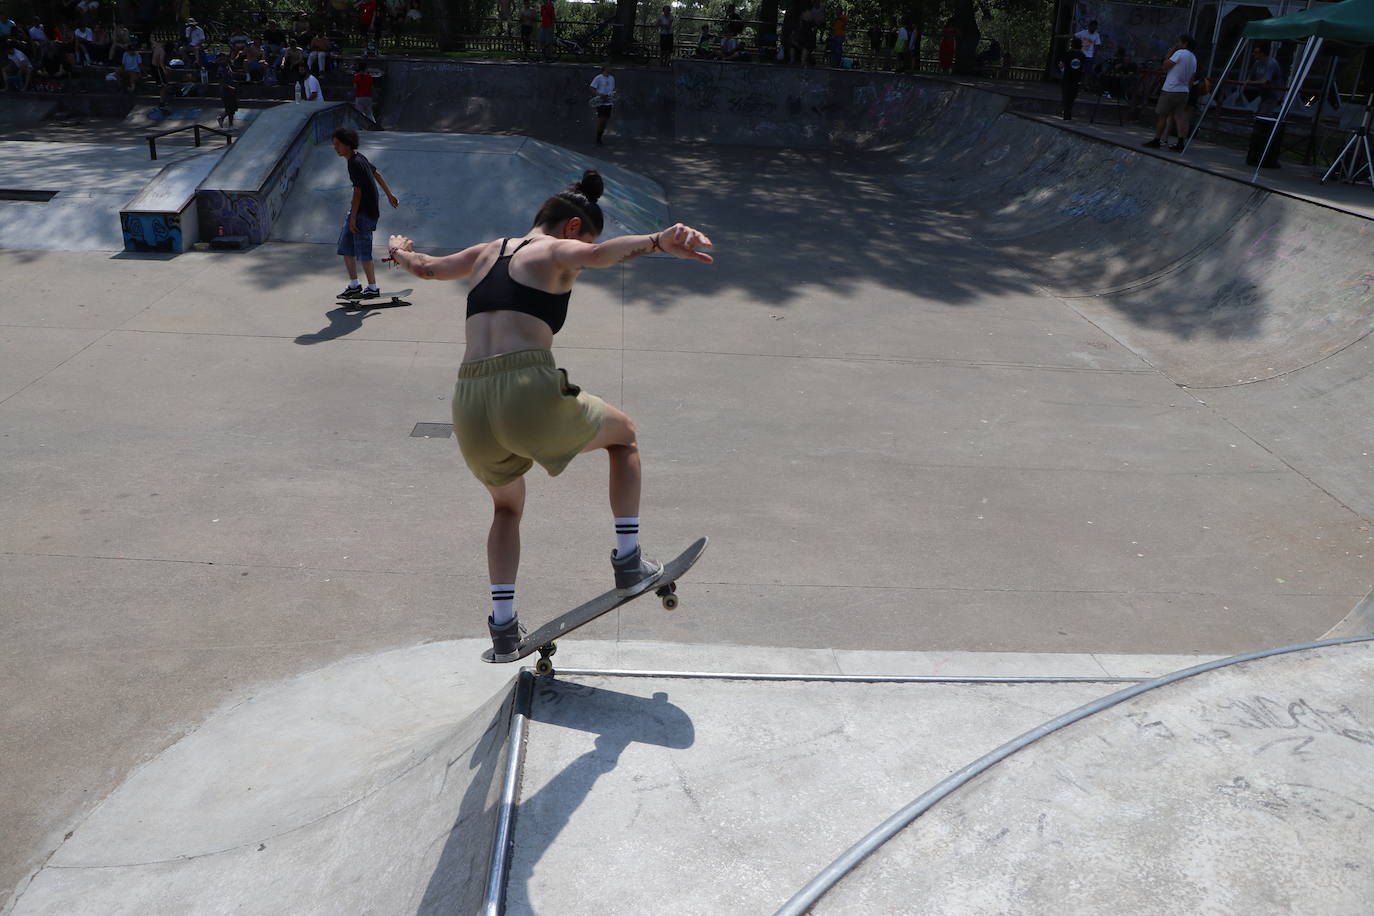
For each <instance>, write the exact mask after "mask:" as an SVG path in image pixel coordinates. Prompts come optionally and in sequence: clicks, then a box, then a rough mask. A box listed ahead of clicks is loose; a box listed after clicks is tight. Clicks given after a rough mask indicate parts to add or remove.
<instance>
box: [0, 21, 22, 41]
mask: <svg viewBox="0 0 1374 916" xmlns="http://www.w3.org/2000/svg"><path fill="white" fill-rule="evenodd" d="M18 28H19V26H17V25H15V24H14V20H13V19H11V18H10V17H8V16H0V41H9V40H10V39H12V38H14V37H15V33H16V30H17V29H18Z"/></svg>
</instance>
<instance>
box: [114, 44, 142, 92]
mask: <svg viewBox="0 0 1374 916" xmlns="http://www.w3.org/2000/svg"><path fill="white" fill-rule="evenodd" d="M142 78H143V58H142V57H141V56H140V55H139V53H138V45H137V44H133V43H130V44H129V46H128V48H126V49H125V51H124V54H123V56H122V57H121V58H120V63H119V89H120V91H121V92H122V91H123V90H124V88H125V87H126V86H127V87H128V89H129V93H130V94H131V95H132V94H133V93H135V92H137V91H138V82H139V80H141V79H142Z"/></svg>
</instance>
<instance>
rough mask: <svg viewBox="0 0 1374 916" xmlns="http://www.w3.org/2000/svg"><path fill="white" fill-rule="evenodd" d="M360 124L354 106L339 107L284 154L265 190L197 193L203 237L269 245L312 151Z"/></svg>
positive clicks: (309, 126) (312, 123)
mask: <svg viewBox="0 0 1374 916" xmlns="http://www.w3.org/2000/svg"><path fill="white" fill-rule="evenodd" d="M357 123H358V115H357V112H356V111H355V110H354V108H353V106H351V105H335V106H333V107H331V108H328V109H325V110H324V111H321V112H317V113H316V114H315V115H313V116H312V117H311V119H310V120H309V121H307V122H306V123H305V125H303V127H302V129H301V130H300V131H299V132H298V133H297V134H296V137H295V139H294V140H292V141H291V144H290V145H289V146H288V147H287V148H286V149H285V150H284V151H283V152H282V154H281V158H280V159H278V161H277V164H276V166H275V167H274V168H273V169H272V171H271V173H270V174H269V175H268V177H267V180H266V181H264V182H263V185H262V187H261V188H257V189H256V190H235V191H225V190H217V189H213V188H201V189H200V190H199V191H197V192H196V201H197V202H198V203H199V210H200V232H201V237H202V238H212V237H214V236H217V235H242V236H245V237H247V239H248V241H249V243H250V244H253V245H257V244H261V243H262V242H265V241H267V236H268V234H269V233H271V231H272V224H273V223H274V222H276V219H277V217H278V216H280V215H281V212H282V209H283V208H284V207H285V206H286V198H287V196H288V195H289V194H290V193H291V188H292V186H293V185H294V184H295V181H296V178H297V177H298V176H299V175H300V171H301V166H302V165H303V164H304V162H305V158H306V155H307V154H308V153H309V151H310V148H311V147H312V146H314V145H315V144H318V143H323V142H325V141H327V140H328V139H329V138H330V135H331V134H333V132H334V131H335V130H336V129H337V128H339V127H343V126H345V125H353V126H357Z"/></svg>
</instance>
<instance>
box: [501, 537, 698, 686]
mask: <svg viewBox="0 0 1374 916" xmlns="http://www.w3.org/2000/svg"><path fill="white" fill-rule="evenodd" d="M710 540H711V539H710V538H699V539H698V540H697V541H696V542H695V543H693V544H692V546H691V547H688V548H687V549H686V550H684V551H683V552H682V553H680V554H678V555H677V557H675V558H674V559H672V560H669V561H668V562H667V563H666V564H664V566H663V575H661V576H659V577H658V578H657V579H655V580H654V581H653V582H652V583H650V584H649V586H648V587H647V588H645V589H644V590H643V591H639V592H635V593H634V594H633V595H622V594H620V593H619V592H617V591H616V590H615V589H611V590H610V591H609V592H606V593H604V594H602V595H599V596H598V597H596V598H593V599H592V600H591V601H588V602H586V603H585V604H581V605H579V606H577V607H575V608H573V609H572V610H571V611H568V612H567V613H566V614H564V615H563V616H562V617H555V618H554V619H553V620H550V621H549V622H548V623H546V624H544V625H543V626H542V627H540V628H539V629H537V630H535V631H534V632H533V633H531V634H529V635H528V636H526V637H525V638H524V639H522V640H520V648H519V649H518V650H517V651H518V653H519V654H518V655H516V657H515V658H512V659H510V661H513V662H514V661H519V660H520V659H522V658H524V657H525V656H527V655H533V654H534V653H535V652H538V653H539V661H538V662H536V663H535V665H534V673H535V674H537V675H539V676H540V677H553V673H554V671H553V662H552V661H550V659H552V658H553V654H554V653H555V652H557V651H558V644H557V643H555V642H554V640H555V639H556V638H558V637H562V636H566V635H567V634H569V633H571V632H572V631H573V630H576V629H577V628H578V627H580V626H582V625H583V624H587V623H591V622H592V621H593V620H595V619H596V618H598V617H600V616H601V615H602V614H605V613H608V612H610V611H613V610H615V609H616V608H618V607H620V606H621V605H622V604H626V603H628V602H630V601H633V600H635V599H636V598H638V597H640V596H641V595H647V594H649V593H650V592H653V593H654V594H655V595H657V596H658V597H659V600H661V601H662V602H663V609H664V610H665V611H671V610H674V609H676V608H677V580H678V579H680V578H682V574H683V573H685V572H687V570H689V569H691V568H692V564H693V563H695V562H696V561H697V559H698V558H699V557H700V556H701V554H702V553H703V552H704V551H705V550H706V545H707V543H708V542H709V541H710ZM482 661H484V662H491V663H492V664H500V663H498V662H497V661H496V655H495V653H494V652H493V651H492V650H491V649H487V650H486V651H485V652H483V653H482Z"/></svg>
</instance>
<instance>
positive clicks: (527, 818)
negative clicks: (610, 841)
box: [419, 680, 696, 913]
mask: <svg viewBox="0 0 1374 916" xmlns="http://www.w3.org/2000/svg"><path fill="white" fill-rule="evenodd" d="M530 718H531V721H530V729H529V737H528V742H527V750H526V763H525V772H524V791H523V792H522V794H521V797H520V800H519V806H518V808H517V809H516V827H515V831H516V832H515V842H514V850H513V852H512V855H511V863H510V872H509V875H508V877H507V881H506V911H507V912H509V913H528V912H532V908H531V904H530V894H529V882H530V878H531V876H532V874H533V873H534V869H535V867H536V866H537V865H538V864H539V862H540V860H541V859H542V858H543V857H544V854H545V853H546V852H547V851H548V850H549V849H550V848H551V847H552V846H553V844H554V842H555V841H556V840H557V838H558V836H559V835H560V834H561V833H562V832H563V830H564V829H565V828H566V827H567V825H568V823H569V821H571V819H572V817H573V815H574V814H575V813H576V812H577V810H578V809H579V808H580V807H581V806H582V803H583V802H584V801H586V799H587V798H588V796H589V795H590V794H591V792H592V790H593V789H594V788H595V786H596V784H597V781H598V780H600V779H601V778H602V777H603V776H605V775H607V774H609V773H611V772H613V771H614V770H615V769H616V766H617V764H618V763H619V761H620V757H621V755H622V754H623V753H624V752H625V751H626V749H627V748H629V747H630V746H631V745H633V744H640V745H649V746H652V747H656V748H667V749H672V750H682V749H685V748H689V747H691V746H692V744H693V742H694V741H695V740H696V734H695V729H694V728H693V725H692V720H691V718H690V717H689V716H688V715H687V713H686V712H684V711H683V710H682V709H681V708H679V707H677V706H674V705H673V704H671V703H669V702H668V694H666V693H663V692H659V693H655V694H654V695H653V697H652V698H646V697H641V696H634V695H631V694H626V693H618V692H616V691H613V690H605V689H602V688H599V687H592V686H589V685H586V684H574V683H569V682H566V681H559V680H549V681H541V682H540V683H537V684H536V685H535V687H534V697H533V700H532V703H531V715H530ZM570 732H582V733H585V734H584V735H577V734H570ZM588 735H594V736H595V738H594V740H593V741H592V747H591V749H590V750H586V751H584V752H583V753H581V754H580V755H579V756H577V757H575V758H574V759H572V760H570V761H568V762H567V763H566V764H565V765H560V764H559V762H558V760H557V759H556V757H555V755H556V754H557V753H558V752H559V750H560V749H562V750H566V751H570V752H576V750H577V749H579V748H582V747H585V746H586V745H587V736H588ZM531 790H532V791H531ZM623 801H624V799H623V798H621V802H623ZM464 840H466V842H464ZM469 843H471V837H467V838H462V837H459V836H458V833H457V831H455V833H454V834H451V835H450V837H449V845H448V846H447V847H446V848H445V849H444V853H443V855H442V856H441V857H440V861H439V864H438V867H437V869H436V871H435V875H434V878H433V880H432V881H431V883H430V887H429V889H428V890H427V892H426V894H425V899H424V902H423V903H422V904H421V906H420V908H419V912H420V913H437V912H440V911H442V909H443V906H442V901H441V899H440V898H441V895H440V894H439V893H436V891H439V890H440V889H442V888H445V887H446V886H447V885H448V884H449V880H448V878H449V877H450V875H449V873H450V871H451V870H453V869H454V868H455V867H461V866H459V863H460V861H461V860H462V859H463V850H464V847H465V846H466V845H468V844H469Z"/></svg>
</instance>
